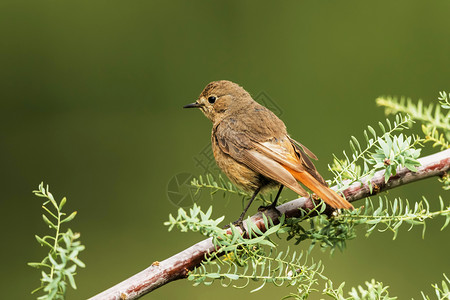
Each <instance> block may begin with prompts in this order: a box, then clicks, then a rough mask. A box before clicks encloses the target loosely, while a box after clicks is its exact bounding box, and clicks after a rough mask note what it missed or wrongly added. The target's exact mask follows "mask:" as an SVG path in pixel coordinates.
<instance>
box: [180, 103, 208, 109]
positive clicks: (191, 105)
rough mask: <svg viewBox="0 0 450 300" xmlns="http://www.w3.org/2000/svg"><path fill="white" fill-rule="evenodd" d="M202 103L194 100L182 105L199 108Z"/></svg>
mask: <svg viewBox="0 0 450 300" xmlns="http://www.w3.org/2000/svg"><path fill="white" fill-rule="evenodd" d="M202 106H203V105H201V104H200V103H197V102H194V103H190V104H188V105H185V106H183V108H194V107H196V108H199V107H202Z"/></svg>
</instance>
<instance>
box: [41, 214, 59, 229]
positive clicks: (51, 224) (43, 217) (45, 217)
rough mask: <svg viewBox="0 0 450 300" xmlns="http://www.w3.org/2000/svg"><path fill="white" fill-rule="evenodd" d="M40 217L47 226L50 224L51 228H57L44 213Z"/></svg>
mask: <svg viewBox="0 0 450 300" xmlns="http://www.w3.org/2000/svg"><path fill="white" fill-rule="evenodd" d="M42 219H43V220H44V222H45V223H46V224H47V225H48V226H50V227H51V228H53V229H57V228H58V227H57V226H56V225H55V224H53V223H52V222H51V221H50V220H49V219H48V218H47V216H46V215H44V214H42Z"/></svg>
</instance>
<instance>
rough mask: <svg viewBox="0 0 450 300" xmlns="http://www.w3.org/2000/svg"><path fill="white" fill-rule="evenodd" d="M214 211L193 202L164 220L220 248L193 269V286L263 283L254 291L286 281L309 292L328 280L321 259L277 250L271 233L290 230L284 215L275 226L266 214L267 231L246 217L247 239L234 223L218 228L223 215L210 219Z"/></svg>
mask: <svg viewBox="0 0 450 300" xmlns="http://www.w3.org/2000/svg"><path fill="white" fill-rule="evenodd" d="M211 213H212V208H211V207H210V208H209V209H208V210H207V212H206V213H204V212H202V211H201V209H200V207H199V206H197V205H195V204H194V207H193V208H191V209H190V210H189V214H188V213H187V212H186V211H185V210H184V209H183V208H179V209H178V215H177V217H173V216H172V215H171V216H170V217H169V221H168V222H166V223H165V225H167V226H169V230H172V229H173V228H174V227H178V228H180V229H181V231H187V230H188V229H191V230H192V231H196V232H200V233H202V234H203V235H205V236H212V238H213V239H212V241H213V244H214V246H215V247H216V248H217V249H218V250H217V251H216V252H215V253H214V254H213V255H211V256H210V257H207V258H206V259H205V260H204V261H203V262H202V264H201V266H200V267H198V268H196V269H195V270H194V271H192V272H190V274H189V276H188V279H189V280H191V281H193V282H194V285H199V284H204V285H211V284H212V283H213V282H214V281H216V280H219V281H220V282H221V284H222V285H223V286H230V285H232V286H234V287H239V288H244V287H246V286H248V284H249V283H250V282H251V281H254V282H260V283H261V284H260V286H259V287H258V288H256V289H254V290H253V291H257V290H259V289H261V288H263V287H264V286H265V285H266V284H267V283H272V284H275V285H277V286H281V285H283V284H286V285H288V286H297V288H298V289H300V290H302V293H304V294H305V295H307V294H309V293H310V292H311V291H313V290H314V288H313V286H314V285H316V284H317V281H318V279H317V278H321V279H325V277H324V276H323V275H322V270H323V266H322V264H321V263H320V262H314V261H313V260H310V259H308V257H307V255H304V254H303V253H302V252H298V253H297V252H295V251H290V250H289V248H288V249H287V250H286V251H280V252H278V251H277V247H276V246H277V245H276V244H275V242H273V240H272V239H271V236H273V235H275V236H277V235H281V234H283V233H285V232H286V231H287V230H288V227H286V225H285V223H284V217H281V219H280V223H279V224H277V225H274V224H273V223H272V221H271V220H268V219H267V218H266V217H265V215H263V221H264V226H265V227H266V228H268V230H267V231H265V232H262V231H261V230H260V229H259V228H258V227H257V226H256V225H255V224H254V223H253V222H252V221H251V220H250V219H247V220H246V221H245V223H246V225H247V228H249V230H248V233H249V237H248V238H246V237H244V236H243V235H242V234H241V232H240V231H239V230H238V229H237V228H236V227H235V226H230V229H229V231H230V232H229V234H227V230H226V229H223V228H220V227H218V225H219V223H220V222H221V221H222V220H223V217H221V218H218V219H216V220H209V217H210V216H211ZM307 262H308V263H307ZM238 283H239V285H238Z"/></svg>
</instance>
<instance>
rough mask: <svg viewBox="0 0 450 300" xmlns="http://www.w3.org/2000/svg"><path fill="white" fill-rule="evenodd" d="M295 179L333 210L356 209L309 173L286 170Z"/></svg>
mask: <svg viewBox="0 0 450 300" xmlns="http://www.w3.org/2000/svg"><path fill="white" fill-rule="evenodd" d="M285 169H286V170H288V171H289V173H291V174H292V175H293V176H294V177H295V179H297V180H298V181H300V182H301V183H303V184H304V185H305V186H306V187H307V188H309V189H310V190H311V191H313V192H314V193H316V194H317V195H318V196H319V197H320V198H321V199H322V200H323V201H325V202H326V203H327V204H328V205H330V206H331V207H333V208H345V209H354V207H353V205H351V204H350V202H348V201H347V200H345V199H344V198H342V197H341V196H339V195H338V194H337V193H336V192H335V191H333V190H332V189H330V188H329V187H327V186H325V185H323V184H322V183H320V182H319V181H317V179H315V178H314V177H313V176H312V175H311V174H309V173H308V172H297V171H294V170H291V169H289V168H286V167H285Z"/></svg>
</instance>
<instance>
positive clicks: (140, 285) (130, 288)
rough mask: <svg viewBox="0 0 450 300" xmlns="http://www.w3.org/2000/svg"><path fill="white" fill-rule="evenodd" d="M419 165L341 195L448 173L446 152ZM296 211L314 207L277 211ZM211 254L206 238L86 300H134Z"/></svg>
mask: <svg viewBox="0 0 450 300" xmlns="http://www.w3.org/2000/svg"><path fill="white" fill-rule="evenodd" d="M419 162H420V163H421V166H420V167H419V168H418V170H417V172H412V171H410V170H408V169H407V168H401V169H400V170H398V172H397V174H396V175H395V176H391V177H390V178H389V180H388V182H386V183H385V182H384V171H379V172H377V173H375V176H374V177H373V178H372V179H371V183H370V184H372V192H370V188H369V186H368V184H363V185H361V184H360V183H354V184H353V185H351V186H350V187H349V188H347V189H346V190H345V191H343V193H344V195H345V197H346V199H347V200H348V201H350V202H353V201H356V200H359V199H363V198H366V197H370V196H373V195H375V194H378V193H380V192H383V191H386V190H389V189H392V188H395V187H398V186H401V185H404V184H407V183H410V182H415V181H418V180H421V179H425V178H429V177H433V176H443V175H444V174H445V173H446V172H448V171H449V169H450V149H448V150H445V151H442V152H438V153H435V154H433V155H430V156H426V157H423V158H420V159H419ZM362 181H363V182H364V180H362ZM300 208H302V209H304V210H310V209H312V208H314V204H313V202H312V200H311V199H310V198H298V199H295V200H292V201H290V202H287V203H285V204H282V205H280V206H278V207H277V210H278V211H279V212H280V213H281V214H285V215H286V217H287V218H291V217H300ZM265 213H266V216H267V217H268V218H271V219H272V220H273V222H274V223H275V224H276V223H277V222H278V217H279V215H278V214H277V213H276V212H274V211H268V212H265ZM251 219H252V221H253V222H254V223H255V225H256V226H258V227H259V228H260V230H262V231H265V228H264V223H263V220H262V216H261V213H260V212H258V213H257V214H255V215H254V216H252V217H251ZM244 224H245V222H244ZM215 250H216V249H215V248H214V245H213V243H212V238H208V239H206V240H203V241H201V242H199V243H197V244H195V245H193V246H191V247H189V248H187V249H185V250H183V251H182V252H180V253H178V254H175V255H174V256H172V257H170V258H168V259H166V260H164V261H162V262H154V263H153V264H152V265H151V266H150V267H148V268H147V269H145V270H143V271H142V272H140V273H138V274H136V275H134V276H132V277H130V278H128V279H126V280H124V281H122V282H121V283H119V284H117V285H115V286H113V287H112V288H110V289H108V290H106V291H104V292H102V293H100V294H98V295H96V296H94V297H92V298H90V300H100V299H102V300H104V299H108V300H109V299H111V300H113V299H114V300H116V299H117V300H121V299H137V298H139V297H141V296H143V295H145V294H147V293H149V292H151V291H153V290H155V289H157V288H159V287H161V286H163V285H165V284H167V283H169V282H171V281H175V280H177V279H182V278H186V276H187V274H188V272H189V271H190V270H193V269H194V268H195V267H196V266H198V265H199V264H200V263H201V262H202V260H203V259H204V257H205V256H206V255H208V254H210V253H213V252H214V251H215Z"/></svg>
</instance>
